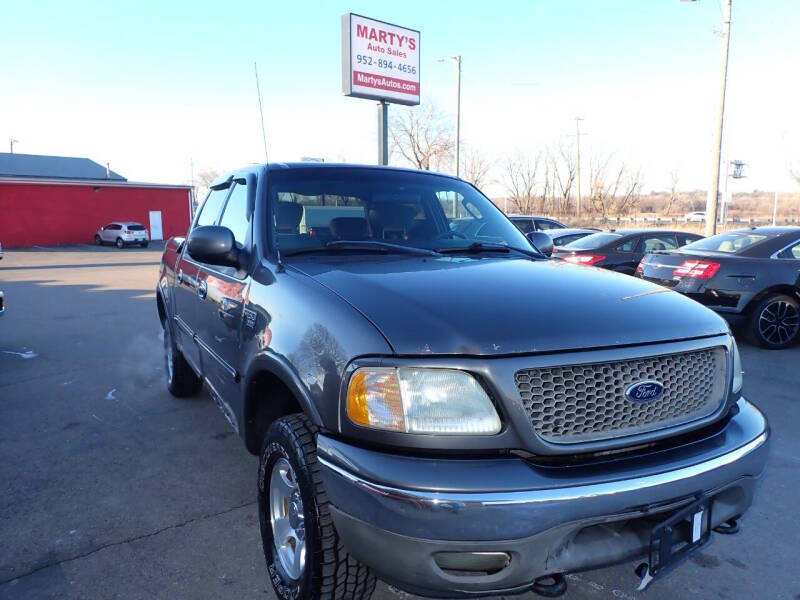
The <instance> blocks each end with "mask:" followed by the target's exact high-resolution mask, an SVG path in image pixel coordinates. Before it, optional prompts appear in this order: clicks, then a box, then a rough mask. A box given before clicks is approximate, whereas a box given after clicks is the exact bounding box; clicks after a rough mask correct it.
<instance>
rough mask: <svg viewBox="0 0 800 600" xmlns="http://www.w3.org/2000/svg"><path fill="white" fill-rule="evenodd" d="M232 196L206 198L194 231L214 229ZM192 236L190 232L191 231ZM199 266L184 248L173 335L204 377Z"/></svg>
mask: <svg viewBox="0 0 800 600" xmlns="http://www.w3.org/2000/svg"><path fill="white" fill-rule="evenodd" d="M228 192H230V186H229V185H227V186H225V187H222V188H218V189H213V190H211V191H210V192H209V194H208V196H206V199H205V202H203V205H202V206H201V207H200V210H199V211H198V213H197V217H196V218H195V222H194V224H193V225H192V229H194V228H195V227H200V226H202V225H214V224H216V222H217V219H218V218H219V213H220V210H221V209H222V206H223V205H224V203H225V199H226V198H227V197H228ZM190 232H191V230H190ZM199 271H200V264H199V263H198V262H196V261H195V260H194V259H192V257H191V256H189V254H188V252H187V251H186V244H184V245H183V250H182V251H181V255H180V258H179V259H178V263H177V264H176V265H175V315H174V318H175V327H174V328H173V332H174V335H175V341H176V342H177V344H178V347H179V348H180V349H181V352H183V356H184V357H185V358H186V360H187V361H188V362H189V363H190V364H191V365H192V366H193V367H194V368H195V370H197V371H198V372H200V373H204V370H205V369H204V366H205V365H204V364H203V362H202V361H201V357H200V348H199V345H198V343H197V341H196V340H197V330H198V327H199V323H198V313H199V310H198V304H200V303H201V302H202V301H203V300H202V298H201V294H202V293H203V290H202V287H201V286H200V283H199V282H200V280H199V277H198V275H199Z"/></svg>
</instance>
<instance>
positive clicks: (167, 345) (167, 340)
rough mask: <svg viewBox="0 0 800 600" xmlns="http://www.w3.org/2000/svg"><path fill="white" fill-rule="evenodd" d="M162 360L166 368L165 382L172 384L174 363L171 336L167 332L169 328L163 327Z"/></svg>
mask: <svg viewBox="0 0 800 600" xmlns="http://www.w3.org/2000/svg"><path fill="white" fill-rule="evenodd" d="M164 358H165V360H166V367H167V381H168V382H169V383H172V372H173V369H174V368H175V363H174V362H173V361H174V359H173V357H172V334H171V333H170V332H169V326H166V327H164Z"/></svg>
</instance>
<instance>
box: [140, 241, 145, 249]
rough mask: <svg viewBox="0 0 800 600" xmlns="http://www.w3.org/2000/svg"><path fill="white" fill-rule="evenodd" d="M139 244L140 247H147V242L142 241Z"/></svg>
mask: <svg viewBox="0 0 800 600" xmlns="http://www.w3.org/2000/svg"><path fill="white" fill-rule="evenodd" d="M139 245H140V246H141V247H142V248H147V242H142V243H141V244H139Z"/></svg>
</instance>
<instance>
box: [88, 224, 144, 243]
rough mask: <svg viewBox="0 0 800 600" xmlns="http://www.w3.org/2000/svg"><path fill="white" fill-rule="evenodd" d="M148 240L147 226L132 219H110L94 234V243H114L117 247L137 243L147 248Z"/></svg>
mask: <svg viewBox="0 0 800 600" xmlns="http://www.w3.org/2000/svg"><path fill="white" fill-rule="evenodd" d="M149 242H150V236H149V235H148V234H147V228H146V227H145V226H144V225H142V224H141V223H135V222H133V221H112V222H111V223H109V224H108V225H106V226H105V227H101V228H100V229H98V230H97V233H95V234H94V243H95V244H97V245H98V246H102V245H103V244H116V246H117V248H124V247H125V246H130V245H133V244H139V245H140V246H141V247H142V248H147V244H148V243H149Z"/></svg>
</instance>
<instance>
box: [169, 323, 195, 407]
mask: <svg viewBox="0 0 800 600" xmlns="http://www.w3.org/2000/svg"><path fill="white" fill-rule="evenodd" d="M164 364H165V366H166V369H167V389H168V390H169V393H170V394H172V395H173V396H175V397H176V398H186V397H188V396H194V395H195V394H197V392H199V391H200V388H202V387H203V380H202V379H200V378H199V377H198V376H197V374H196V373H195V372H194V371H193V370H192V367H190V366H189V363H188V362H186V359H185V358H184V357H183V354H182V353H181V351H180V350H178V347H177V346H176V345H175V340H173V339H172V332H171V331H170V328H169V327H168V326H167V324H166V323H165V324H164Z"/></svg>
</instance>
